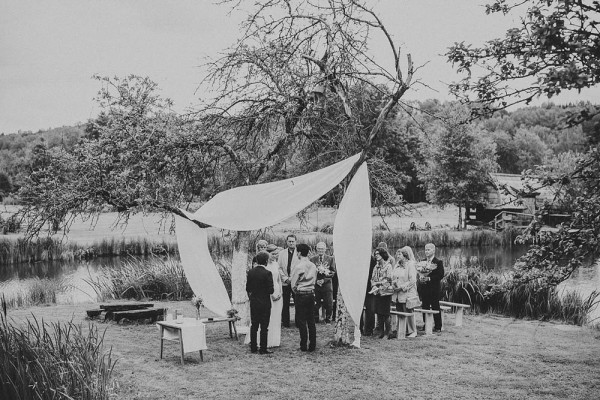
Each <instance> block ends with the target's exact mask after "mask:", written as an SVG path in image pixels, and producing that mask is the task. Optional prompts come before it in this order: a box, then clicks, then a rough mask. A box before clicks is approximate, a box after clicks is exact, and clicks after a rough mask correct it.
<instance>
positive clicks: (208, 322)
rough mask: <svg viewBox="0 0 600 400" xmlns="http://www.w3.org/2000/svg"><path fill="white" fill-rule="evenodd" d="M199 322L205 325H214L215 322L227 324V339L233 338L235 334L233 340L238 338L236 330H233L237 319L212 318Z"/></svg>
mask: <svg viewBox="0 0 600 400" xmlns="http://www.w3.org/2000/svg"><path fill="white" fill-rule="evenodd" d="M200 321H201V322H203V323H205V324H214V323H217V322H228V323H229V337H230V338H233V335H234V334H235V338H236V339H237V338H238V334H237V329H236V328H235V321H237V318H227V317H214V318H202V319H201V320H200Z"/></svg>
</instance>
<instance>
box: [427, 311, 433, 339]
mask: <svg viewBox="0 0 600 400" xmlns="http://www.w3.org/2000/svg"><path fill="white" fill-rule="evenodd" d="M432 334H433V316H432V315H431V314H429V313H425V335H432Z"/></svg>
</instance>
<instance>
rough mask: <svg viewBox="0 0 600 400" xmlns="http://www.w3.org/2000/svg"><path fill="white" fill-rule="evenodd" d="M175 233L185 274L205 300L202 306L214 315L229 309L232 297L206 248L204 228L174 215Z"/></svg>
mask: <svg viewBox="0 0 600 400" xmlns="http://www.w3.org/2000/svg"><path fill="white" fill-rule="evenodd" d="M175 233H176V236H177V246H178V247H179V256H180V257H181V264H182V265H183V270H184V272H185V276H186V278H187V280H188V282H189V283H190V287H191V288H192V290H193V291H194V293H195V294H196V295H200V296H201V297H202V300H203V301H204V307H206V308H208V309H209V310H210V311H212V312H214V313H215V314H217V315H221V316H225V314H226V313H227V310H229V309H231V308H232V307H231V301H230V300H229V295H228V294H227V290H226V289H225V285H224V284H223V279H221V276H220V275H219V272H218V270H217V267H216V266H215V263H214V261H213V259H212V257H211V256H210V252H209V250H208V236H207V232H206V229H201V228H200V227H198V226H197V225H196V224H195V223H193V222H192V221H190V220H187V219H185V218H181V217H179V216H175Z"/></svg>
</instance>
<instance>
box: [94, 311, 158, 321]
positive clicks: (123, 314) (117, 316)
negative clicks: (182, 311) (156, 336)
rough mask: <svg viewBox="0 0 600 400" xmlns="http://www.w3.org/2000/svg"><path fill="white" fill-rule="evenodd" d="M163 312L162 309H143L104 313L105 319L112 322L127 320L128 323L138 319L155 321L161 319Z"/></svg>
mask: <svg viewBox="0 0 600 400" xmlns="http://www.w3.org/2000/svg"><path fill="white" fill-rule="evenodd" d="M164 312H165V309H164V308H145V309H142V310H123V311H108V312H107V313H106V319H110V320H113V321H117V322H118V321H120V320H121V319H123V318H127V319H128V320H130V321H134V320H140V319H147V318H148V319H150V320H151V321H156V320H157V319H158V318H159V317H160V318H162V316H163V314H164Z"/></svg>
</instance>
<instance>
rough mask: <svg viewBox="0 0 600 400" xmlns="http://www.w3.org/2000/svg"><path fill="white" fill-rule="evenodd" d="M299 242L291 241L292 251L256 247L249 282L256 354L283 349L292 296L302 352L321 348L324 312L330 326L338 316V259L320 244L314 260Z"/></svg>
mask: <svg viewBox="0 0 600 400" xmlns="http://www.w3.org/2000/svg"><path fill="white" fill-rule="evenodd" d="M296 241H297V238H296V236H295V235H293V234H292V235H288V236H287V238H286V244H287V248H286V249H283V248H281V247H277V246H276V245H273V244H268V243H267V242H266V241H264V240H259V241H258V242H257V244H256V256H255V257H254V258H253V260H252V266H253V268H252V269H251V270H250V271H249V272H248V277H247V281H246V291H247V292H248V297H249V299H250V319H251V326H250V335H249V338H248V340H249V342H250V350H251V351H252V352H253V353H256V352H258V353H259V354H270V353H271V351H270V350H268V348H271V347H278V346H279V345H280V342H281V326H284V327H288V328H289V327H290V303H291V301H290V300H291V298H292V296H293V297H294V308H295V323H296V326H297V327H298V330H299V331H300V350H301V351H309V352H312V351H315V349H316V344H317V333H316V326H315V322H318V321H319V309H320V308H322V309H323V310H324V312H325V320H324V322H325V323H330V322H331V318H332V316H333V315H334V308H333V302H334V300H333V299H334V289H335V288H334V280H335V275H336V270H335V260H334V258H333V257H332V256H329V255H327V254H325V253H326V251H327V245H326V244H325V243H324V242H319V243H318V244H317V246H316V249H317V254H316V255H315V256H314V257H312V258H310V259H309V258H308V255H309V252H310V247H309V246H308V245H307V244H298V245H297V244H296ZM259 332H260V342H259V341H258V336H259Z"/></svg>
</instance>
